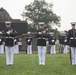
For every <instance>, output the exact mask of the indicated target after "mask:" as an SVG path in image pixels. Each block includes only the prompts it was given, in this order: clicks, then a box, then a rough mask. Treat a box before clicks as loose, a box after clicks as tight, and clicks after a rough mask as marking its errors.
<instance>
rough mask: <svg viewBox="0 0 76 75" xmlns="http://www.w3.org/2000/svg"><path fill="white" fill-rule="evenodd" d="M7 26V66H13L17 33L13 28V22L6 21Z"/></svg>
mask: <svg viewBox="0 0 76 75" xmlns="http://www.w3.org/2000/svg"><path fill="white" fill-rule="evenodd" d="M5 24H6V29H5V30H4V31H3V33H4V36H5V51H6V65H13V57H14V45H15V43H14V37H15V36H17V33H16V31H15V30H13V29H12V28H11V21H5Z"/></svg>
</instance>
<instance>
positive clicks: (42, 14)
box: [22, 0, 60, 29]
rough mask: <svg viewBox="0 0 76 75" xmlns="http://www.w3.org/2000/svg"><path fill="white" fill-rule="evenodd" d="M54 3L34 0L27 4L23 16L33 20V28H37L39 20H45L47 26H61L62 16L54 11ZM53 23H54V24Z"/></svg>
mask: <svg viewBox="0 0 76 75" xmlns="http://www.w3.org/2000/svg"><path fill="white" fill-rule="evenodd" d="M52 7H53V4H52V3H47V2H45V0H34V2H32V3H30V4H29V5H26V6H25V10H24V11H23V14H22V16H23V17H25V18H27V19H28V20H29V21H30V22H31V25H32V26H31V28H34V29H37V25H38V22H41V21H43V22H45V27H47V28H50V29H51V28H52V27H53V25H56V26H60V25H59V24H60V23H59V21H60V17H59V16H57V15H56V14H55V13H54V12H53V11H52ZM52 23H53V25H52Z"/></svg>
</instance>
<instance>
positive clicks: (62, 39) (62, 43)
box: [58, 31, 64, 53]
mask: <svg viewBox="0 0 76 75" xmlns="http://www.w3.org/2000/svg"><path fill="white" fill-rule="evenodd" d="M58 40H59V53H63V51H64V31H62V32H60V36H59V38H58Z"/></svg>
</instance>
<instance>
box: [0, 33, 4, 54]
mask: <svg viewBox="0 0 76 75" xmlns="http://www.w3.org/2000/svg"><path fill="white" fill-rule="evenodd" d="M3 42H4V39H3V36H2V32H0V54H3V53H4V44H3Z"/></svg>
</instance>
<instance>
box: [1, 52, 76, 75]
mask: <svg viewBox="0 0 76 75" xmlns="http://www.w3.org/2000/svg"><path fill="white" fill-rule="evenodd" d="M0 75H76V65H71V64H70V59H69V54H59V53H57V54H55V55H51V54H46V65H45V66H39V65H38V55H37V53H33V54H32V55H27V54H25V52H20V54H15V55H14V65H13V66H7V65H6V61H5V54H3V55H1V54H0Z"/></svg>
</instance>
